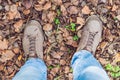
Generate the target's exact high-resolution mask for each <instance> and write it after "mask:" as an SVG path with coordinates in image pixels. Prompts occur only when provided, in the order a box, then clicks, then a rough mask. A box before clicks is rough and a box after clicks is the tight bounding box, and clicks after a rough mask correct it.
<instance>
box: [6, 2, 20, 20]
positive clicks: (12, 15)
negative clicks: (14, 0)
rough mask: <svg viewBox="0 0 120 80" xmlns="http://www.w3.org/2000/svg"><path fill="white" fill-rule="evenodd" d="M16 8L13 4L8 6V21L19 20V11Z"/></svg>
mask: <svg viewBox="0 0 120 80" xmlns="http://www.w3.org/2000/svg"><path fill="white" fill-rule="evenodd" d="M17 8H18V6H17V5H15V4H13V5H11V6H9V11H8V12H7V18H8V19H14V18H21V16H20V13H19V11H18V10H17Z"/></svg>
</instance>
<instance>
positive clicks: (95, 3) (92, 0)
mask: <svg viewBox="0 0 120 80" xmlns="http://www.w3.org/2000/svg"><path fill="white" fill-rule="evenodd" d="M89 1H90V2H91V3H92V4H93V5H94V6H97V4H98V0H89Z"/></svg>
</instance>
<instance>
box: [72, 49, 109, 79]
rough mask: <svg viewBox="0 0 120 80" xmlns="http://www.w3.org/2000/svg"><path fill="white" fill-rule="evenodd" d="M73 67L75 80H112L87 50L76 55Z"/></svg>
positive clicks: (73, 59)
mask: <svg viewBox="0 0 120 80" xmlns="http://www.w3.org/2000/svg"><path fill="white" fill-rule="evenodd" d="M71 66H72V68H73V76H74V80H110V79H109V78H108V76H107V74H106V72H105V71H104V70H103V68H102V66H101V65H100V63H99V62H98V61H97V60H96V59H95V58H94V56H93V55H92V54H91V52H89V51H86V50H81V51H78V52H76V53H75V54H74V56H73V58H72V61H71Z"/></svg>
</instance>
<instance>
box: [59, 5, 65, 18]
mask: <svg viewBox="0 0 120 80" xmlns="http://www.w3.org/2000/svg"><path fill="white" fill-rule="evenodd" d="M60 10H61V12H62V14H63V15H64V16H65V15H67V10H66V8H65V6H64V5H61V6H60Z"/></svg>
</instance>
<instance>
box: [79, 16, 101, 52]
mask: <svg viewBox="0 0 120 80" xmlns="http://www.w3.org/2000/svg"><path fill="white" fill-rule="evenodd" d="M101 34H102V22H101V20H100V19H99V18H98V17H97V16H96V15H92V16H90V17H89V18H88V19H87V22H86V24H85V26H84V28H83V32H82V36H81V40H80V43H79V46H78V48H77V51H80V50H87V51H90V52H92V53H93V54H95V51H96V48H97V46H98V44H99V42H100V40H101Z"/></svg>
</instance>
